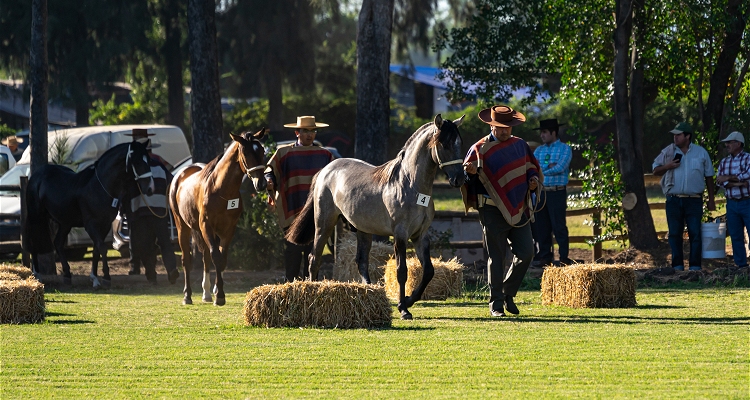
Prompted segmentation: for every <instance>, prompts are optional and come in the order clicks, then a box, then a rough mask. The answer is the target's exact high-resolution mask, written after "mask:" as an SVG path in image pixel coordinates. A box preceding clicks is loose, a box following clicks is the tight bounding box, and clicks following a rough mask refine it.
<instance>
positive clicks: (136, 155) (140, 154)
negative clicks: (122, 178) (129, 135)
mask: <svg viewBox="0 0 750 400" xmlns="http://www.w3.org/2000/svg"><path fill="white" fill-rule="evenodd" d="M148 158H149V156H148V150H146V145H145V144H143V143H141V142H131V143H129V144H128V154H127V156H126V157H125V171H126V172H131V171H132V173H133V179H135V181H136V182H137V183H138V187H139V188H140V189H141V193H143V194H145V195H148V196H151V195H152V194H153V193H154V180H153V179H152V175H153V174H152V173H151V167H150V166H149V165H148Z"/></svg>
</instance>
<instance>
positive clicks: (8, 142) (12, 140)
mask: <svg viewBox="0 0 750 400" xmlns="http://www.w3.org/2000/svg"><path fill="white" fill-rule="evenodd" d="M19 143H23V138H20V137H18V136H8V137H7V138H5V139H3V140H0V144H3V145H5V146H18V144H19Z"/></svg>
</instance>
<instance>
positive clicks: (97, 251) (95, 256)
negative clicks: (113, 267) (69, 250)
mask: <svg viewBox="0 0 750 400" xmlns="http://www.w3.org/2000/svg"><path fill="white" fill-rule="evenodd" d="M108 228H109V223H102V224H101V226H96V224H95V222H91V223H87V224H86V233H88V234H89V236H90V237H91V239H92V241H93V242H94V252H93V253H92V260H91V274H90V275H89V278H90V279H91V282H92V285H93V287H94V289H98V288H99V287H104V288H109V287H111V286H112V278H111V277H110V276H109V264H108V263H107V246H105V245H104V236H105V235H106V233H105V234H104V235H102V234H101V232H107V231H108V230H109V229H108ZM100 258H101V260H102V274H103V279H102V281H101V282H100V281H99V278H97V276H96V275H97V274H96V272H97V267H98V264H99V259H100Z"/></svg>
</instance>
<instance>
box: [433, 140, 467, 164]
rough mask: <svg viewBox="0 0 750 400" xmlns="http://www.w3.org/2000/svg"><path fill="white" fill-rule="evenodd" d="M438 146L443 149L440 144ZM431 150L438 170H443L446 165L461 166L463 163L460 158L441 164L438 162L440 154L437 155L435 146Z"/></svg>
mask: <svg viewBox="0 0 750 400" xmlns="http://www.w3.org/2000/svg"><path fill="white" fill-rule="evenodd" d="M438 144H439V145H440V146H441V147H443V144H442V143H438ZM432 149H433V151H434V153H435V158H436V159H437V164H438V167H440V168H443V167H445V166H446V165H454V164H463V162H464V160H463V159H461V158H458V159H455V160H452V161H448V162H442V161H441V160H440V153H439V152H438V151H437V146H435V147H433V148H432Z"/></svg>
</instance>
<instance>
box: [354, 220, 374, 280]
mask: <svg viewBox="0 0 750 400" xmlns="http://www.w3.org/2000/svg"><path fill="white" fill-rule="evenodd" d="M371 248H372V234H369V233H365V232H362V231H357V256H356V261H357V268H358V269H359V276H361V277H362V282H363V283H367V284H370V283H372V282H370V249H371Z"/></svg>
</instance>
